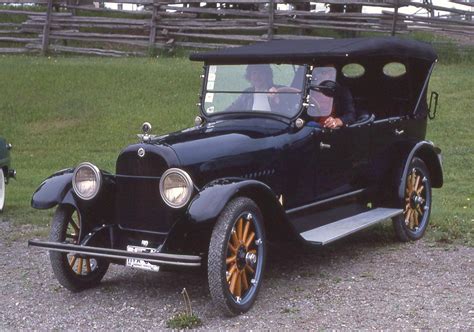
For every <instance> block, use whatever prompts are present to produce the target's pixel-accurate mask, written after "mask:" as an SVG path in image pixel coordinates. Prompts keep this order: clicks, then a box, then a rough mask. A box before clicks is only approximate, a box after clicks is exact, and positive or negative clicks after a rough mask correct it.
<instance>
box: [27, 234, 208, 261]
mask: <svg viewBox="0 0 474 332" xmlns="http://www.w3.org/2000/svg"><path fill="white" fill-rule="evenodd" d="M28 245H29V246H32V247H39V248H43V249H48V250H50V251H60V252H67V253H73V254H80V255H87V256H94V257H104V258H112V259H127V258H134V259H142V260H146V261H147V262H150V263H154V264H158V265H171V266H183V267H199V266H201V257H200V256H192V255H175V254H164V253H137V252H130V251H126V250H118V249H109V248H99V247H89V246H81V245H77V244H65V243H58V242H46V241H36V240H29V241H28Z"/></svg>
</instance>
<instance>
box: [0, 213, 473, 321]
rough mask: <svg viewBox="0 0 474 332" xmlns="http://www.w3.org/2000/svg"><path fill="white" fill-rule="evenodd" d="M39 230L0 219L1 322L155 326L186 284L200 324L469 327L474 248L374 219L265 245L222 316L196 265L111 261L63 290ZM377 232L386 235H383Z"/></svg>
mask: <svg viewBox="0 0 474 332" xmlns="http://www.w3.org/2000/svg"><path fill="white" fill-rule="evenodd" d="M47 232H48V230H47V229H43V228H35V227H32V226H21V227H19V226H13V225H12V224H11V223H9V222H6V221H1V219H0V252H1V255H0V280H1V283H0V329H1V330H4V329H9V330H11V329H15V330H16V329H37V330H51V329H55V330H58V329H59V330H65V329H68V330H69V329H70V330H76V329H79V330H89V329H91V328H93V329H101V330H102V329H127V330H128V329H137V328H138V329H143V330H145V329H160V328H165V327H166V321H167V320H168V319H169V318H170V317H172V316H173V315H175V314H176V313H178V312H180V311H182V310H184V304H183V300H182V297H181V295H180V292H181V290H182V289H183V287H186V289H187V291H188V293H189V295H190V297H191V301H192V305H193V309H194V311H195V312H196V313H197V314H198V316H199V317H200V318H201V319H202V321H203V327H204V328H206V329H217V328H221V329H268V328H272V329H280V328H284V329H295V328H296V329H301V328H302V329H349V328H350V329H415V328H417V329H426V328H435V329H451V328H455V329H463V330H473V329H474V286H473V281H474V262H473V260H474V248H467V247H462V246H448V247H446V246H444V247H441V246H439V245H435V244H431V243H429V242H425V241H418V242H416V243H409V244H400V243H398V242H395V240H393V238H394V237H393V236H392V234H391V233H390V232H391V231H390V228H387V227H384V228H381V227H376V228H371V229H368V230H366V231H363V232H361V233H359V234H356V235H354V236H352V237H350V238H349V239H346V240H341V241H339V242H338V243H335V244H333V245H330V246H328V247H324V248H306V247H302V246H299V245H297V244H285V245H284V246H281V247H271V248H270V250H269V251H270V255H269V257H268V261H267V270H266V275H265V278H264V284H263V287H262V289H261V290H260V294H259V297H258V299H257V302H256V304H255V306H254V307H253V309H252V310H251V311H250V312H249V313H247V314H245V315H242V316H239V317H236V318H223V317H221V316H220V315H219V314H218V313H217V312H216V310H215V308H214V307H213V305H212V303H211V299H210V295H209V293H208V289H207V287H208V286H207V278H206V275H205V274H203V273H172V272H161V273H152V272H144V271H143V272H142V271H137V270H132V269H127V268H124V267H121V266H111V268H110V269H109V272H108V273H107V275H106V276H105V278H104V280H103V282H102V284H101V286H100V287H98V288H95V289H90V290H87V291H84V292H82V293H76V294H74V293H70V292H69V291H67V290H65V289H64V288H62V287H60V286H59V284H58V283H57V282H56V280H55V279H54V276H53V273H52V271H51V267H50V265H49V259H48V255H47V252H45V251H42V250H40V249H36V248H27V246H26V240H27V239H28V238H31V237H37V238H41V237H43V238H45V237H46V234H47ZM381 234H382V235H383V234H385V236H382V239H381Z"/></svg>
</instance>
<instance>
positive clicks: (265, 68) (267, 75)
mask: <svg viewBox="0 0 474 332" xmlns="http://www.w3.org/2000/svg"><path fill="white" fill-rule="evenodd" d="M245 79H246V80H247V81H249V83H250V84H251V87H250V88H248V89H246V90H245V91H243V93H242V95H240V96H239V98H237V99H236V100H235V101H234V102H233V103H232V104H231V105H230V106H229V107H227V109H226V110H225V111H229V112H232V111H242V110H252V111H264V112H265V111H266V112H270V111H272V110H275V109H276V108H277V107H279V104H280V97H279V96H278V94H276V92H278V88H281V87H282V86H279V85H275V84H274V83H273V71H272V68H271V67H270V65H267V64H265V65H248V66H247V69H246V71H245Z"/></svg>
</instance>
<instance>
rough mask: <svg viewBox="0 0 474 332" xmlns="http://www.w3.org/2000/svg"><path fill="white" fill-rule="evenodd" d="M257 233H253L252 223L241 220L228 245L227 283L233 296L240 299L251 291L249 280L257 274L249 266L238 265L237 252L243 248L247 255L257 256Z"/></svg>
mask: <svg viewBox="0 0 474 332" xmlns="http://www.w3.org/2000/svg"><path fill="white" fill-rule="evenodd" d="M254 240H255V232H254V231H252V221H251V220H244V218H240V219H239V220H237V222H236V223H235V227H234V229H233V231H232V234H231V238H230V240H229V243H228V244H227V256H228V257H227V258H226V265H227V276H226V279H227V282H228V283H229V290H230V292H231V294H232V295H233V296H235V297H237V298H240V297H241V296H242V295H243V294H244V292H246V291H247V290H248V289H249V287H250V286H249V280H251V278H252V276H253V275H254V274H255V270H254V269H253V268H252V267H251V266H250V265H248V264H243V265H242V266H240V267H239V265H237V252H238V250H239V247H241V246H243V247H244V249H245V250H246V252H247V253H252V254H255V255H256V254H257V250H256V249H251V248H252V247H253V246H254Z"/></svg>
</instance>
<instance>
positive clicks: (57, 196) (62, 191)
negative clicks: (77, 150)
mask: <svg viewBox="0 0 474 332" xmlns="http://www.w3.org/2000/svg"><path fill="white" fill-rule="evenodd" d="M73 172H74V169H73V168H68V169H64V170H62V171H59V172H56V173H54V174H53V175H51V176H50V177H49V178H47V179H46V180H44V181H43V182H42V183H41V184H40V186H39V187H38V189H36V191H35V192H34V194H33V197H32V198H31V206H32V207H33V208H35V209H50V208H52V207H54V206H56V205H57V204H59V203H61V202H62V201H63V200H64V198H65V197H66V196H70V197H69V199H73V197H72V195H67V194H68V193H69V192H70V191H71V188H72V184H71V180H72V174H73Z"/></svg>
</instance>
